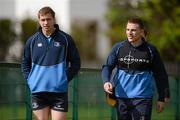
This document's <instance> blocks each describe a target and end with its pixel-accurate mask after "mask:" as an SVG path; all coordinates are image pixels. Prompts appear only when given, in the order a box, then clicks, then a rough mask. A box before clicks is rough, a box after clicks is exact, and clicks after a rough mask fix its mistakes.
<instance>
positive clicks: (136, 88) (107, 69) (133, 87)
mask: <svg viewBox="0 0 180 120" xmlns="http://www.w3.org/2000/svg"><path fill="white" fill-rule="evenodd" d="M114 68H116V72H115V75H114V77H113V82H114V87H115V95H116V97H118V98H152V97H153V95H154V91H155V84H156V87H157V90H158V94H159V101H164V98H165V97H169V83H168V76H167V73H166V70H165V68H164V65H163V62H162V60H161V58H160V55H159V53H158V51H157V50H156V48H155V47H154V46H152V45H151V44H149V43H147V42H145V41H143V43H142V44H141V45H140V46H138V47H134V46H132V45H131V43H129V41H128V40H125V41H122V42H119V43H117V44H115V45H114V46H113V48H112V51H111V53H110V54H109V56H108V59H107V62H106V64H105V65H103V68H102V79H103V82H104V83H105V82H109V81H110V79H111V74H112V70H113V69H114Z"/></svg>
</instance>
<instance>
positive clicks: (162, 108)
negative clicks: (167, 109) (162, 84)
mask: <svg viewBox="0 0 180 120" xmlns="http://www.w3.org/2000/svg"><path fill="white" fill-rule="evenodd" d="M163 110H164V102H161V101H158V102H157V112H158V113H161V112H162V111H163Z"/></svg>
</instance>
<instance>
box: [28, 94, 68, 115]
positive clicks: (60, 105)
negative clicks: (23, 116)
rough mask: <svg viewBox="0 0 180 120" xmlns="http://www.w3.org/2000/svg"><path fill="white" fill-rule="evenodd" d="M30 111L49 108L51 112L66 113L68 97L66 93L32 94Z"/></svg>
mask: <svg viewBox="0 0 180 120" xmlns="http://www.w3.org/2000/svg"><path fill="white" fill-rule="evenodd" d="M31 101H32V110H40V109H42V108H45V107H50V108H51V109H53V110H56V111H61V112H67V111H68V95H67V93H51V92H40V93H33V94H32V100H31Z"/></svg>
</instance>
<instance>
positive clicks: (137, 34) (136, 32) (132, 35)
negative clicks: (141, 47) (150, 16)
mask: <svg viewBox="0 0 180 120" xmlns="http://www.w3.org/2000/svg"><path fill="white" fill-rule="evenodd" d="M142 34H143V29H141V28H140V27H139V25H138V24H135V23H128V24H127V26H126V35H127V38H128V41H129V42H131V43H136V42H138V41H139V40H141V37H142Z"/></svg>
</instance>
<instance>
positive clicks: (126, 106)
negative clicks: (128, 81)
mask: <svg viewBox="0 0 180 120" xmlns="http://www.w3.org/2000/svg"><path fill="white" fill-rule="evenodd" d="M117 101H118V103H117V105H116V109H117V116H118V120H151V112H152V99H139V98H137V99H117Z"/></svg>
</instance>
